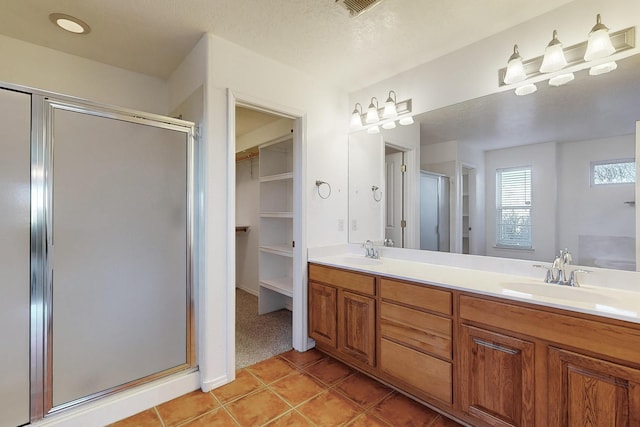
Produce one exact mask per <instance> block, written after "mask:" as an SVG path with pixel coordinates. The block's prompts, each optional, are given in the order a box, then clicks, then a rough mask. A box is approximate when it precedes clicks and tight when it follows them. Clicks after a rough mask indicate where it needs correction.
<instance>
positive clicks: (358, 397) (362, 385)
mask: <svg viewBox="0 0 640 427" xmlns="http://www.w3.org/2000/svg"><path fill="white" fill-rule="evenodd" d="M336 390H338V391H340V392H341V393H343V394H344V395H345V396H347V397H348V398H349V399H351V400H353V401H354V402H356V403H357V404H358V405H360V406H362V407H364V408H370V407H371V406H373V405H375V404H376V403H378V402H380V401H381V400H382V399H383V398H384V397H385V396H386V395H388V394H389V393H391V389H390V388H389V387H387V386H385V385H383V384H380V383H379V382H377V381H375V380H372V379H371V378H369V377H367V376H366V375H363V374H355V375H352V376H350V377H349V378H347V379H346V380H344V381H342V382H341V383H340V384H338V385H337V386H336Z"/></svg>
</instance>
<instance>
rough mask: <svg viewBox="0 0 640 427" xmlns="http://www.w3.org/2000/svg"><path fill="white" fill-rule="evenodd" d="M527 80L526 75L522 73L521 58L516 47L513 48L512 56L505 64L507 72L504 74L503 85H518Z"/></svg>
mask: <svg viewBox="0 0 640 427" xmlns="http://www.w3.org/2000/svg"><path fill="white" fill-rule="evenodd" d="M526 78H527V73H525V71H524V65H523V64H522V58H521V57H520V53H519V52H518V45H515V46H513V55H511V56H510V57H509V61H508V62H507V71H506V72H505V74H504V83H505V84H507V85H510V84H512V83H518V82H521V81H523V80H524V79H526Z"/></svg>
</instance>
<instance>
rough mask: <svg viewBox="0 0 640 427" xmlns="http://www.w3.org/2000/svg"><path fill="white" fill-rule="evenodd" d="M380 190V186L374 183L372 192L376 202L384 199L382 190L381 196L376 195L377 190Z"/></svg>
mask: <svg viewBox="0 0 640 427" xmlns="http://www.w3.org/2000/svg"><path fill="white" fill-rule="evenodd" d="M378 190H380V187H378V186H377V185H374V186H372V187H371V193H373V200H375V201H376V202H379V201H380V200H382V191H380V196H378V197H376V191H378Z"/></svg>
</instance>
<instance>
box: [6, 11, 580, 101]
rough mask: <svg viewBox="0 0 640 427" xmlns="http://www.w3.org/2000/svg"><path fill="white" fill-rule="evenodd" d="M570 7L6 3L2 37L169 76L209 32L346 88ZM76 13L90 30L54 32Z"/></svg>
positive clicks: (376, 78) (399, 70) (163, 76)
mask: <svg viewBox="0 0 640 427" xmlns="http://www.w3.org/2000/svg"><path fill="white" fill-rule="evenodd" d="M565 3H569V0H537V1H522V0H482V1H478V0H457V1H452V0H430V1H427V0H385V1H383V2H382V3H380V4H379V5H378V6H376V7H374V8H372V9H371V10H369V11H367V12H365V13H364V14H362V15H360V16H359V17H356V18H351V17H349V13H348V12H347V11H346V10H345V9H344V8H343V7H342V6H340V5H338V4H336V3H335V1H334V0H269V1H265V0H180V1H178V0H56V1H51V0H2V5H1V8H0V12H1V13H0V33H1V34H4V35H6V36H9V37H13V38H17V39H21V40H25V41H28V42H32V43H35V44H38V45H42V46H46V47H50V48H53V49H57V50H61V51H64V52H68V53H71V54H74V55H78V56H82V57H86V58H89V59H93V60H96V61H99V62H103V63H107V64H111V65H115V66H118V67H121V68H125V69H129V70H133V71H138V72H141V73H145V74H149V75H153V76H158V77H160V78H167V77H168V76H169V75H170V74H171V72H172V71H173V70H174V69H175V68H176V66H177V65H178V64H179V63H180V62H181V61H182V59H183V58H184V57H185V55H186V54H187V53H188V52H189V51H190V50H191V48H192V47H193V46H194V45H195V43H196V42H197V41H198V40H199V39H200V37H201V36H202V34H203V33H205V32H210V33H213V34H216V35H218V36H220V37H222V38H225V39H227V40H229V41H232V42H234V43H236V44H238V45H241V46H244V47H246V48H248V49H251V50H253V51H256V52H259V53H260V54H262V55H264V56H267V57H271V58H273V59H275V60H277V61H280V62H282V63H284V64H288V65H290V66H292V67H295V68H298V69H300V70H302V71H304V72H306V73H308V74H312V75H316V76H319V77H321V78H322V79H323V80H325V81H327V82H328V83H330V84H333V85H335V86H337V87H341V88H343V89H345V90H348V91H355V90H357V89H359V88H362V87H365V86H368V85H370V84H372V83H375V82H377V81H380V80H382V79H384V78H387V77H390V76H393V75H395V74H397V73H398V72H401V71H404V70H406V69H409V68H412V67H414V66H416V65H418V64H421V63H424V62H427V61H429V60H431V59H434V58H437V57H439V56H441V55H443V54H446V53H448V52H450V51H453V50H456V49H459V48H461V47H464V46H466V45H469V44H471V43H473V42H474V41H477V40H479V39H482V38H485V37H488V36H490V35H492V34H495V33H497V32H500V31H502V30H504V29H506V28H509V27H511V26H514V25H517V24H519V23H521V22H523V21H526V20H528V19H530V18H532V17H534V16H537V15H540V14H542V13H545V12H547V11H549V10H551V9H554V8H557V7H559V6H561V5H563V4H565ZM52 12H60V13H66V14H69V15H74V16H77V17H78V18H80V19H82V20H84V21H85V22H87V23H88V24H89V25H90V26H91V28H92V31H91V33H89V34H87V35H83V36H76V35H72V34H69V33H66V32H64V31H62V30H60V29H58V28H56V27H55V26H53V25H52V24H51V23H50V22H49V19H48V15H49V14H50V13H52Z"/></svg>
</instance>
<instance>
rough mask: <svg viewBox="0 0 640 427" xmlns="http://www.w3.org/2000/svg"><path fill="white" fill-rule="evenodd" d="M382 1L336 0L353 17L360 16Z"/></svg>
mask: <svg viewBox="0 0 640 427" xmlns="http://www.w3.org/2000/svg"><path fill="white" fill-rule="evenodd" d="M380 2H382V0H336V3H340V4H341V5H342V6H344V7H345V9H347V10H348V11H349V13H350V14H351V17H354V16H358V15H360V14H362V13H363V12H365V11H366V10H368V9H371V8H372V7H373V6H375V5H377V4H378V3H380Z"/></svg>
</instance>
